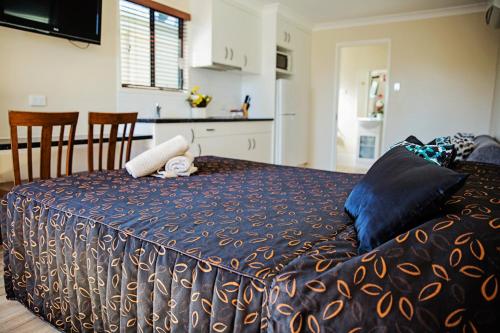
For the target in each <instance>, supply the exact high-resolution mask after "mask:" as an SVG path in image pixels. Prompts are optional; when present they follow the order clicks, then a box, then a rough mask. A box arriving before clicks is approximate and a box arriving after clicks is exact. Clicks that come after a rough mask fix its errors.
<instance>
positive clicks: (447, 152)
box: [404, 144, 453, 167]
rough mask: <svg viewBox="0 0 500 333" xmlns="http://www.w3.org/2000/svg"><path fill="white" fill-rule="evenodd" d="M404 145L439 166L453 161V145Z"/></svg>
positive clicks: (446, 165) (445, 165)
mask: <svg viewBox="0 0 500 333" xmlns="http://www.w3.org/2000/svg"><path fill="white" fill-rule="evenodd" d="M404 147H405V148H406V149H407V150H408V151H411V152H412V153H414V154H415V155H417V156H420V157H422V158H424V159H425V160H427V161H429V162H432V163H435V164H437V165H439V166H444V167H448V166H449V165H450V164H451V163H452V162H453V145H446V146H445V145H443V146H437V145H436V146H431V145H426V146H419V145H414V144H407V145H405V146H404Z"/></svg>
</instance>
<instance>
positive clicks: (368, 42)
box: [330, 38, 392, 171]
mask: <svg viewBox="0 0 500 333" xmlns="http://www.w3.org/2000/svg"><path fill="white" fill-rule="evenodd" d="M377 44H383V45H387V91H386V94H385V110H384V122H383V125H382V140H381V143H380V146H381V149H380V150H381V151H383V149H384V147H385V138H386V127H387V114H388V111H389V100H390V92H391V66H392V63H391V59H392V40H391V39H390V38H380V39H367V40H356V41H346V42H339V43H336V45H335V71H334V75H335V77H334V84H333V85H334V88H333V89H334V91H333V121H332V131H331V133H332V138H331V142H332V144H333V149H332V156H331V159H330V168H331V170H332V171H335V170H336V169H337V132H338V126H337V120H338V111H339V110H338V108H339V99H340V95H339V89H340V65H341V63H340V62H341V51H342V49H343V48H346V47H355V46H370V45H377Z"/></svg>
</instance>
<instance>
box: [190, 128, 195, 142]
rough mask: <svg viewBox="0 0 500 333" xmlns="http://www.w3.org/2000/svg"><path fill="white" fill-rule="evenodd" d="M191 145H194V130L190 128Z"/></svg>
mask: <svg viewBox="0 0 500 333" xmlns="http://www.w3.org/2000/svg"><path fill="white" fill-rule="evenodd" d="M191 143H194V129H192V128H191Z"/></svg>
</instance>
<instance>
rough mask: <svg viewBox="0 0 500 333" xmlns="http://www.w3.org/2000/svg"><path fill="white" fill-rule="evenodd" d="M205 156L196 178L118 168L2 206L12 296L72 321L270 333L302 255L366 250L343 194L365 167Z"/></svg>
mask: <svg viewBox="0 0 500 333" xmlns="http://www.w3.org/2000/svg"><path fill="white" fill-rule="evenodd" d="M196 165H197V166H198V167H199V170H200V171H199V173H198V174H196V175H195V176H192V177H188V178H177V179H166V180H164V179H157V178H152V177H150V178H141V179H133V178H131V177H130V176H128V174H127V173H126V172H125V171H123V170H120V171H113V172H98V173H93V174H78V175H74V176H71V177H66V178H59V179H55V180H48V181H40V182H34V183H31V184H27V185H23V186H20V187H17V188H16V189H15V190H14V191H13V192H12V193H10V194H9V195H8V197H7V199H6V200H4V202H3V204H2V206H3V210H4V212H5V214H4V216H5V217H4V220H3V221H2V223H1V224H2V234H3V239H4V246H5V248H6V249H7V251H5V263H6V265H5V267H6V273H5V281H6V290H7V296H8V298H10V299H17V300H18V301H20V302H22V303H24V304H25V305H26V306H27V307H29V308H30V309H31V310H32V311H33V312H35V313H36V314H39V315H41V316H43V317H44V318H45V319H47V320H48V321H50V322H51V323H53V324H54V325H56V326H57V327H60V328H61V329H64V330H66V331H92V330H93V329H95V330H96V331H118V330H123V329H124V328H127V329H128V330H129V331H130V332H135V331H136V330H137V331H151V330H152V331H154V332H167V331H169V332H188V331H209V330H210V331H215V332H233V331H234V332H240V331H248V332H259V331H260V330H261V329H266V327H267V325H268V318H269V314H268V313H267V306H266V305H267V302H268V297H269V295H268V292H269V286H270V285H271V283H272V281H273V278H274V277H275V276H276V275H277V274H279V273H280V272H281V271H282V270H283V269H284V267H286V266H287V265H288V264H289V263H290V262H292V261H293V260H294V259H296V258H298V257H299V256H300V255H302V254H304V253H307V252H308V251H311V249H313V248H317V247H318V246H322V245H323V246H325V247H328V248H329V249H330V250H329V251H338V258H337V259H336V260H337V261H342V260H346V259H348V258H350V257H352V256H355V255H356V244H355V241H354V239H355V237H352V224H351V222H350V220H349V218H348V217H347V216H346V215H345V214H344V212H343V204H344V201H345V200H346V197H347V195H348V194H349V192H350V191H351V189H352V187H353V186H354V184H355V183H356V182H357V181H358V180H359V178H360V176H359V175H349V176H348V175H345V174H338V173H337V174H335V173H329V172H324V171H314V170H305V169H298V168H287V167H277V166H272V165H267V164H258V163H251V162H245V161H237V160H229V159H221V158H214V157H210V158H200V159H198V160H197V161H196ZM339 236H341V237H342V238H343V239H344V241H343V245H342V247H339V248H338V249H336V246H335V245H334V243H332V241H334V240H335V239H336V238H338V237H339ZM329 265H333V262H332V263H330V264H329Z"/></svg>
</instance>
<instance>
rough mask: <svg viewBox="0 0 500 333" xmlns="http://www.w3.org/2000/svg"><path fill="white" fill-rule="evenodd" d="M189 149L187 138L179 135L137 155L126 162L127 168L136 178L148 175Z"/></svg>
mask: <svg viewBox="0 0 500 333" xmlns="http://www.w3.org/2000/svg"><path fill="white" fill-rule="evenodd" d="M188 149H189V145H188V142H187V141H186V139H185V138H184V137H183V136H182V135H178V136H176V137H174V138H173V139H170V140H168V141H166V142H163V143H162V144H159V145H158V146H156V147H154V148H151V149H149V150H146V151H145V152H143V153H142V154H140V155H138V156H136V157H135V158H133V159H132V160H130V161H129V162H127V164H125V168H126V169H127V171H128V173H129V174H131V175H132V177H134V178H138V177H144V176H148V175H151V174H153V173H154V172H156V171H157V170H158V169H160V168H163V167H164V166H165V165H166V164H167V162H168V161H169V160H170V159H171V158H173V157H175V156H179V155H184V153H185V152H186V151H187V150H188Z"/></svg>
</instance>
